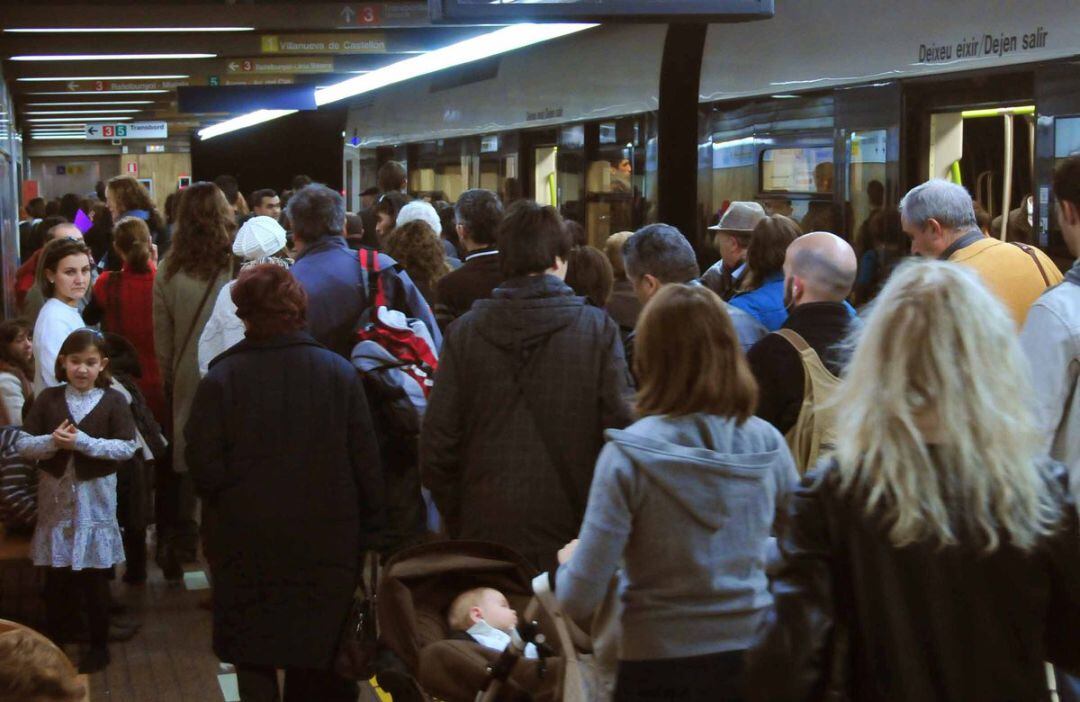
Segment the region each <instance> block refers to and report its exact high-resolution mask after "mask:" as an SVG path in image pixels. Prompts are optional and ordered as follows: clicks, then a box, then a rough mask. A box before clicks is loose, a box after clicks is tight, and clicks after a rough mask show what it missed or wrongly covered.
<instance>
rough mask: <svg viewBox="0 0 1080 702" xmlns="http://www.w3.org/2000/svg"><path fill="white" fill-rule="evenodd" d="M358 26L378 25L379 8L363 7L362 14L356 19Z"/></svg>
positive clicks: (361, 8)
mask: <svg viewBox="0 0 1080 702" xmlns="http://www.w3.org/2000/svg"><path fill="white" fill-rule="evenodd" d="M356 23H357V24H378V23H379V8H378V7H377V6H375V5H361V6H360V14H359V16H358V17H357V19H356Z"/></svg>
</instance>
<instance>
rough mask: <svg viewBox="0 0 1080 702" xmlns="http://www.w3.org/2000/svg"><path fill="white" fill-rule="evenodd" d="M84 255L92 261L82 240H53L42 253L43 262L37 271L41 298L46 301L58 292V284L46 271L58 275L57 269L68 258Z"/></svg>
mask: <svg viewBox="0 0 1080 702" xmlns="http://www.w3.org/2000/svg"><path fill="white" fill-rule="evenodd" d="M79 254H84V255H85V256H86V260H87V261H89V260H90V249H89V247H87V245H86V242H84V241H83V240H82V239H53V240H52V241H50V242H49V243H48V244H45V248H44V249H42V251H41V262H40V263H39V264H38V269H37V284H38V287H39V288H40V289H41V296H42V297H44V298H45V299H46V300H48V299H49V298H51V297H52V296H53V294H55V292H56V284H55V283H52V282H50V281H49V276H47V275H45V271H52V272H53V273H56V268H57V267H58V266H59V265H60V262H61V261H63V260H64V259H65V258H67V257H68V256H77V255H79Z"/></svg>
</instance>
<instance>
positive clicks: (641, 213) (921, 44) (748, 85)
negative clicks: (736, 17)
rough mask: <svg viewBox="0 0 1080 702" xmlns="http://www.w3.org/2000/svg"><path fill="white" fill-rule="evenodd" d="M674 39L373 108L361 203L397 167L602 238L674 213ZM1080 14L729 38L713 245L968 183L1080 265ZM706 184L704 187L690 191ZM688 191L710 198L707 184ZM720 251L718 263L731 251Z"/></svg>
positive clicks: (1013, 229) (350, 185)
mask: <svg viewBox="0 0 1080 702" xmlns="http://www.w3.org/2000/svg"><path fill="white" fill-rule="evenodd" d="M666 31H667V27H666V26H662V25H647V24H623V25H603V26H600V27H598V28H595V29H592V30H589V31H587V32H582V33H580V34H577V35H573V36H570V37H566V38H563V39H560V40H557V41H555V42H551V43H547V44H544V45H542V46H536V47H532V48H530V49H526V50H523V51H520V52H516V53H512V54H509V55H505V56H502V57H500V58H494V59H490V60H487V61H484V62H480V63H476V64H470V65H468V66H466V67H464V68H461V69H458V70H456V71H450V72H443V73H440V74H435V75H432V76H428V77H426V78H422V79H418V80H414V81H411V82H409V83H405V84H401V85H397V86H392V87H390V88H387V89H385V90H382V91H380V92H378V93H376V94H374V95H371V96H365V97H362V98H359V99H357V100H356V101H354V102H353V103H352V104H351V105H350V107H349V111H348V118H347V124H346V128H345V131H344V134H343V136H344V145H343V154H344V156H343V165H344V173H343V182H344V184H345V190H346V193H347V196H348V204H349V206H350V209H355V208H358V207H359V198H360V193H361V192H362V191H363V190H364V189H365V188H368V187H370V186H373V185H374V184H375V173H376V170H377V168H378V166H379V165H380V164H381V163H383V162H385V161H387V160H400V161H404V162H405V163H406V164H407V168H408V173H409V187H410V189H411V190H413V191H415V192H417V193H419V194H422V195H432V196H435V197H439V196H443V197H446V198H448V199H450V200H453V199H454V198H455V197H456V196H457V195H458V194H459V193H460V192H461V191H463V190H465V189H467V188H470V187H484V188H490V189H492V190H498V191H500V192H502V193H503V194H504V196H505V197H508V198H511V199H512V198H513V197H516V196H525V197H530V198H534V199H536V200H538V201H540V202H542V203H547V204H551V205H555V206H556V207H558V208H559V210H560V211H561V212H562V213H563V215H564V216H566V217H569V218H572V219H575V220H577V221H579V222H581V223H582V224H583V225H584V226H585V228H586V230H587V232H588V235H589V241H590V243H592V244H594V245H601V244H602V242H603V241H604V240H605V239H606V238H607V236H608V235H609V234H611V233H614V232H617V231H620V230H624V229H634V228H636V227H639V226H641V225H642V224H644V223H647V222H650V221H655V220H656V218H657V208H656V203H657V188H658V182H657V181H658V178H657V170H658V167H657V156H658V149H659V144H658V128H657V123H658V108H659V94H660V92H661V81H667V80H689V79H691V78H689V77H685V76H678V75H675V76H669V75H662V68H661V64H662V57H663V52H664V42H665V33H666ZM1078 55H1080V5H1078V4H1076V3H1074V2H1071V1H1070V0H1047V1H1045V2H1039V3H993V11H992V12H988V11H987V5H986V3H980V2H971V1H966V2H959V3H957V2H947V1H945V0H920V1H919V2H914V3H903V4H900V3H880V4H877V5H875V6H874V7H873V10H872V11H870V12H868V10H867V5H866V4H865V3H862V2H860V1H859V0H829V1H828V2H824V1H822V0H810V1H807V2H798V3H795V2H791V3H783V4H781V5H780V6H778V7H777V11H776V15H775V17H773V18H772V19H769V20H767V21H761V22H752V23H747V24H713V25H710V26H709V28H708V33H707V36H706V42H705V49H704V59H703V65H702V69H701V77H700V85H699V91H698V92H699V105H698V115H697V117H698V119H697V124H698V135H697V136H698V150H697V164H696V167H697V173H696V176H697V177H696V187H697V197H696V201H697V207H696V212H695V221H696V231H694V232H686V234H687V235H688V236H690V237H691V238H692V239H693V240H694V242H695V246H697V247H698V250H699V252H700V253H701V254H702V256H703V257H705V258H707V257H708V256H709V253H710V252H709V248H710V247H709V246H708V245H707V239H706V237H705V234H706V227H707V226H708V225H709V224H711V223H712V222H714V221H715V220H716V217H717V213H718V212H719V211H721V210H722V209H723V208H724V207H725V205H726V203H728V202H730V201H734V200H757V201H759V202H761V203H762V204H763V205H764V206H765V208H766V210H767V211H769V212H782V213H786V214H789V215H791V216H792V217H794V218H795V219H797V220H799V221H801V222H802V223H803V225H804V227H812V228H817V229H829V230H831V231H835V232H837V233H840V234H843V235H845V236H847V237H849V238H855V237H856V236H857V234H858V232H859V230H860V224H861V223H863V222H865V221H866V220H867V218H868V217H869V215H870V214H871V212H873V211H874V210H875V209H878V208H881V207H890V206H895V205H896V203H897V202H898V200H899V198H900V196H902V195H903V193H904V192H905V191H906V190H907V189H908V188H910V187H912V186H914V185H916V184H917V183H919V182H922V181H924V180H926V179H927V178H930V177H944V178H951V179H953V180H954V181H958V182H960V183H962V184H964V185H965V186H967V187H968V188H969V190H970V191H971V192H972V194H973V196H974V197H975V199H976V201H977V202H978V203H979V204H980V205H981V206H982V207H983V208H984V209H985V210H986V211H987V212H989V213H990V214H991V216H997V215H1000V214H1001V213H1003V212H1004V213H1006V216H1004V217H1001V218H1000V219H1001V220H1002V222H1003V223H1004V227H1005V231H1004V232H1002V230H1001V225H998V227H997V228H996V229H995V231H994V235H995V236H1001V235H1004V236H1005V237H1006V238H1008V239H1011V240H1016V239H1019V240H1026V241H1028V242H1030V243H1032V244H1035V245H1038V246H1039V247H1041V248H1043V249H1044V250H1046V251H1047V252H1048V253H1049V254H1050V255H1051V256H1052V257H1054V258H1055V259H1056V260H1059V262H1061V263H1062V264H1064V263H1065V261H1066V259H1067V257H1068V253H1067V251H1066V250H1065V248H1064V246H1063V244H1062V241H1061V238H1060V233H1059V232H1058V231H1057V228H1056V224H1055V221H1054V215H1053V208H1052V207H1051V204H1052V199H1051V194H1050V176H1051V173H1052V171H1053V167H1054V165H1055V163H1056V162H1057V161H1058V160H1059V159H1060V158H1062V157H1063V156H1066V155H1069V154H1071V153H1076V152H1078V151H1080V61H1078ZM688 182H689V183H693V182H694V179H692V178H691V179H688ZM689 187H693V186H692V185H691V186H689ZM712 255H713V256H715V254H712Z"/></svg>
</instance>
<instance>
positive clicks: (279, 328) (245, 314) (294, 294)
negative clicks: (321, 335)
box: [230, 263, 307, 339]
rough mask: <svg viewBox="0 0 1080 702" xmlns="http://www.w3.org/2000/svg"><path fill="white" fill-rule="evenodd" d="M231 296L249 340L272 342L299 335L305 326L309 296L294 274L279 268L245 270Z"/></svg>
mask: <svg viewBox="0 0 1080 702" xmlns="http://www.w3.org/2000/svg"><path fill="white" fill-rule="evenodd" d="M230 294H231V295H232V301H233V302H234V303H235V304H236V316H237V317H239V318H240V319H242V320H243V321H244V322H245V326H246V327H247V332H246V336H247V337H248V338H251V339H269V338H270V337H273V336H278V335H279V334H289V333H291V332H296V331H299V330H301V329H303V328H304V326H305V324H306V320H307V293H305V292H304V288H302V287H301V286H300V282H299V281H298V280H297V279H296V278H294V277H293V275H292V273H289V271H287V270H285V269H284V268H282V267H281V266H279V265H276V264H273V263H263V264H260V265H258V266H252V267H250V268H245V269H244V270H243V272H241V273H240V277H238V278H237V279H236V283H235V284H233V287H232V292H231V293H230Z"/></svg>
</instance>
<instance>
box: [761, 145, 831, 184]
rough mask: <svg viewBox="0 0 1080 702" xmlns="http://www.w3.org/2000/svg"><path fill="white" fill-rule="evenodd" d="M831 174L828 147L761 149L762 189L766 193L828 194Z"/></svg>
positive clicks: (829, 148) (829, 149) (829, 147)
mask: <svg viewBox="0 0 1080 702" xmlns="http://www.w3.org/2000/svg"><path fill="white" fill-rule="evenodd" d="M833 175H834V173H833V149H832V147H831V146H809V147H794V148H792V147H785V148H777V149H765V150H764V151H762V152H761V189H762V190H763V191H766V192H793V193H831V192H832V190H833Z"/></svg>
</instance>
